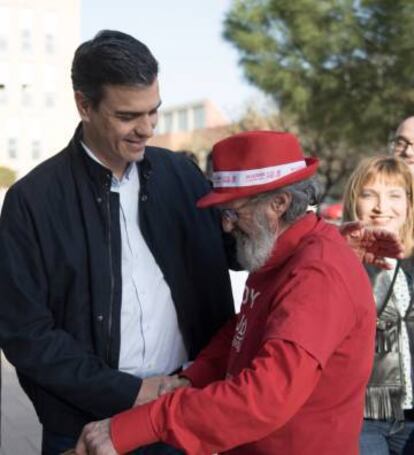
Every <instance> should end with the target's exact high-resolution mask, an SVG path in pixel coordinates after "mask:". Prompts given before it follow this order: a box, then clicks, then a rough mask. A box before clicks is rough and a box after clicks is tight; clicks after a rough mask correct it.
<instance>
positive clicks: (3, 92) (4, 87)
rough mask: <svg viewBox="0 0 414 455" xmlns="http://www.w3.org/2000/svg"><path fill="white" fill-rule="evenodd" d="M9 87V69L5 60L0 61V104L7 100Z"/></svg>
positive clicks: (4, 103) (5, 102) (2, 104)
mask: <svg viewBox="0 0 414 455" xmlns="http://www.w3.org/2000/svg"><path fill="white" fill-rule="evenodd" d="M9 89H10V71H9V66H8V65H7V64H6V63H5V62H0V106H4V105H6V104H7V101H8V99H7V98H8V96H7V95H8V90H9Z"/></svg>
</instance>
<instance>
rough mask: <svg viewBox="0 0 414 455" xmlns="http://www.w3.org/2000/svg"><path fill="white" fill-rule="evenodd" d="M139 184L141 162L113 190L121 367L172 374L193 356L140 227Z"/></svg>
mask: <svg viewBox="0 0 414 455" xmlns="http://www.w3.org/2000/svg"><path fill="white" fill-rule="evenodd" d="M82 145H83V147H84V148H85V150H86V152H87V154H88V155H89V156H90V157H91V158H92V159H94V160H95V161H97V162H98V163H100V164H101V165H103V164H102V163H101V162H100V161H99V160H98V159H97V157H96V156H95V155H94V153H93V152H92V151H91V150H90V149H88V147H86V145H85V144H84V143H82ZM139 188H140V183H139V176H138V169H137V166H136V165H135V163H131V164H130V165H129V167H128V168H127V170H126V171H125V173H124V175H123V176H122V178H121V179H117V178H116V177H115V176H113V177H112V185H111V191H113V192H117V193H118V194H119V203H120V206H119V217H120V229H121V250H122V270H121V272H122V306H121V348H120V355H119V369H120V370H122V371H125V372H127V373H131V374H133V375H135V376H139V377H144V378H145V377H148V376H154V375H158V374H168V373H171V372H172V371H174V370H176V369H177V368H179V367H180V366H182V365H183V364H184V363H185V362H186V361H187V360H188V355H187V352H186V349H185V346H184V341H183V338H182V335H181V332H180V330H179V327H178V320H177V312H176V310H175V306H174V303H173V300H172V296H171V291H170V288H169V286H168V284H167V282H166V281H165V279H164V276H163V274H162V272H161V269H160V268H159V266H158V264H157V262H156V261H155V258H154V256H153V255H152V253H151V251H150V249H149V248H148V245H147V244H146V242H145V240H144V238H143V236H142V233H141V230H140V228H139V212H138V195H139Z"/></svg>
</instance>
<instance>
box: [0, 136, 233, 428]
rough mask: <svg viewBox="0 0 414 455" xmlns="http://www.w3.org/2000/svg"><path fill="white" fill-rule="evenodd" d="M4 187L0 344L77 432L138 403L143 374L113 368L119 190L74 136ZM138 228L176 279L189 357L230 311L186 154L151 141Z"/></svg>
mask: <svg viewBox="0 0 414 455" xmlns="http://www.w3.org/2000/svg"><path fill="white" fill-rule="evenodd" d="M78 134H79V133H76V134H75V137H74V139H72V141H71V142H70V143H69V145H68V147H67V148H65V149H64V150H63V151H62V152H60V153H59V154H57V155H56V156H54V157H52V158H51V159H49V160H47V161H45V162H44V163H42V164H41V165H40V166H38V167H37V168H35V169H34V170H33V171H32V172H30V173H29V174H28V175H27V176H25V177H24V178H23V179H21V180H20V181H18V182H17V183H16V184H15V185H14V186H13V187H12V188H11V189H10V190H9V191H8V193H7V195H6V198H5V201H4V205H3V210H2V215H1V219H0V299H1V300H0V346H1V348H2V349H3V350H4V353H5V355H6V356H7V358H8V359H9V361H10V362H11V363H12V364H13V365H14V366H15V367H16V369H17V372H18V375H19V379H20V382H21V384H22V386H23V388H24V390H25V391H26V393H27V394H28V395H29V397H30V398H31V400H32V401H33V404H34V406H35V408H36V411H37V413H38V415H39V418H40V421H41V423H42V424H43V425H44V427H45V428H46V429H48V430H50V431H55V432H58V433H61V434H67V435H77V434H78V433H79V431H80V430H81V428H82V426H83V425H84V424H85V423H86V422H87V421H90V420H97V419H101V418H105V417H108V416H111V415H113V414H114V413H117V412H119V411H122V410H124V409H127V408H129V407H131V406H132V405H133V403H134V400H135V398H136V396H137V394H138V391H139V388H140V384H141V380H140V379H139V378H135V377H133V376H131V375H129V374H127V373H123V372H120V371H118V370H117V366H118V357H119V348H120V333H119V332H120V306H121V293H122V286H121V249H120V228H119V200H118V195H117V194H116V193H111V192H110V186H111V178H112V175H111V172H110V171H108V170H107V169H105V168H103V167H102V166H100V165H99V164H98V163H96V162H95V161H93V160H92V159H91V158H89V157H88V156H87V155H86V154H85V152H84V151H83V149H82V148H81V146H80V143H79V140H78V138H77V135H78ZM138 169H139V176H140V192H139V195H138V194H137V203H138V200H139V219H140V228H141V230H142V234H143V236H144V238H145V240H146V242H147V244H148V246H149V248H150V250H151V251H152V253H153V255H154V257H155V259H156V261H157V263H158V265H159V266H160V268H161V270H162V272H163V274H164V277H165V279H166V281H167V283H168V284H169V286H170V289H171V293H172V296H173V300H174V304H175V307H176V310H177V315H178V321H179V326H180V330H181V332H182V334H183V338H184V342H185V344H186V347H187V350H188V352H189V355H190V357H191V358H194V356H195V355H196V354H197V353H198V352H199V351H200V349H201V348H202V347H204V346H205V345H206V343H207V342H208V340H209V339H210V337H211V336H212V335H213V334H214V332H215V331H216V330H217V329H218V328H219V327H220V326H221V325H222V324H223V323H224V322H225V321H226V320H227V319H228V318H229V317H230V316H231V315H232V312H233V302H232V297H231V290H230V282H229V277H228V272H227V260H226V256H225V252H224V247H223V237H222V233H221V230H220V225H219V223H218V218H217V213H216V212H215V211H212V210H205V209H204V210H203V209H197V208H196V205H195V203H196V201H197V199H198V198H199V197H200V196H202V195H204V194H205V193H206V192H207V191H208V189H209V187H208V184H207V183H206V181H205V180H204V177H203V176H202V174H201V172H200V171H199V170H198V168H196V167H195V165H194V164H193V163H191V162H190V161H189V160H187V159H186V158H183V157H180V156H177V155H175V154H174V153H172V152H170V151H168V150H165V149H160V148H154V147H147V148H146V152H145V158H144V160H143V161H142V162H141V163H139V164H138Z"/></svg>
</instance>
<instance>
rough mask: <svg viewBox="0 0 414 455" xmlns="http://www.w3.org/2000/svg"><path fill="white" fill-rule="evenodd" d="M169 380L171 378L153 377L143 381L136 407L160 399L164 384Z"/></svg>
mask: <svg viewBox="0 0 414 455" xmlns="http://www.w3.org/2000/svg"><path fill="white" fill-rule="evenodd" d="M168 378H169V376H153V377H152V378H146V379H143V380H142V384H141V388H140V389H139V392H138V396H137V398H136V400H135V403H134V406H140V405H141V404H144V403H148V402H150V401H153V400H155V399H156V398H158V396H159V395H160V390H161V389H162V384H163V383H164V382H165V381H166V380H167V379H168Z"/></svg>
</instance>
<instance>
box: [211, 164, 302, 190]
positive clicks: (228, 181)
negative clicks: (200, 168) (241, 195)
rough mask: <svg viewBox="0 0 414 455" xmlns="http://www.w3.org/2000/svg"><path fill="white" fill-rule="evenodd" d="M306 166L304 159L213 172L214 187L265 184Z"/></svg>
mask: <svg viewBox="0 0 414 455" xmlns="http://www.w3.org/2000/svg"><path fill="white" fill-rule="evenodd" d="M305 167H306V162H305V161H304V160H301V161H294V162H293V163H286V164H279V165H278V166H271V167H264V168H262V169H249V170H245V171H222V172H213V178H212V180H213V186H214V188H236V187H244V186H255V185H265V184H266V183H270V182H274V181H276V180H280V179H281V178H283V177H285V176H286V175H289V174H293V173H294V172H296V171H298V170H300V169H303V168H305Z"/></svg>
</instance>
